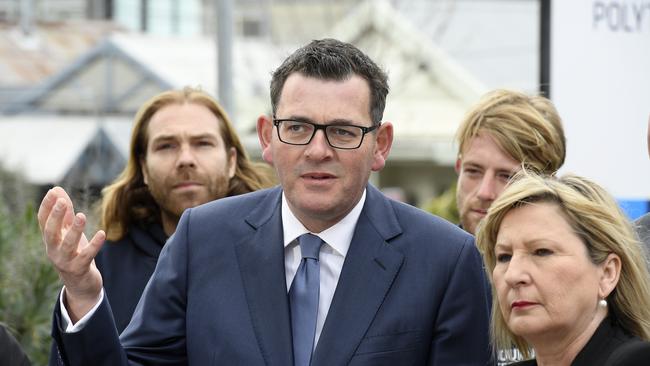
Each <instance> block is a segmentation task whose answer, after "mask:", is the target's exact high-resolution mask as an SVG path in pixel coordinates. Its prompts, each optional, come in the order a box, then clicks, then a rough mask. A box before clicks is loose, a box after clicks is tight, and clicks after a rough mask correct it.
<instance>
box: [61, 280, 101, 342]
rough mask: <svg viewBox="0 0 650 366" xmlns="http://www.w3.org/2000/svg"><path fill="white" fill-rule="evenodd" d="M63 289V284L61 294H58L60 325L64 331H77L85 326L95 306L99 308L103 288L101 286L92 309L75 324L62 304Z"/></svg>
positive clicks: (95, 308) (93, 312)
mask: <svg viewBox="0 0 650 366" xmlns="http://www.w3.org/2000/svg"><path fill="white" fill-rule="evenodd" d="M64 291H65V286H63V290H61V294H60V295H59V304H60V309H61V323H62V324H61V327H62V328H63V329H65V333H77V332H79V331H81V330H82V329H84V327H85V326H86V323H88V320H90V318H92V316H93V314H95V311H97V308H99V305H101V303H102V301H103V300H104V289H103V288H102V291H101V292H100V293H99V301H97V304H95V306H93V308H92V309H90V311H89V312H88V313H86V315H84V316H83V317H82V318H81V319H79V321H78V322H76V323H75V324H72V320H70V315H69V314H68V310H66V308H65V306H64V305H63V304H64V303H63V293H64Z"/></svg>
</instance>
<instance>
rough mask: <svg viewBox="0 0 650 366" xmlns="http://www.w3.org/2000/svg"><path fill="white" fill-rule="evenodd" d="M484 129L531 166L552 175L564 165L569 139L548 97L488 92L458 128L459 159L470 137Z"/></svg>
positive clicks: (516, 157)
mask: <svg viewBox="0 0 650 366" xmlns="http://www.w3.org/2000/svg"><path fill="white" fill-rule="evenodd" d="M481 132H485V133H487V134H489V135H490V136H491V137H492V138H493V139H494V140H495V142H496V143H497V145H499V147H500V148H501V149H502V150H503V151H505V152H506V153H507V154H508V155H510V156H511V157H512V158H513V159H515V160H516V161H518V162H520V163H522V164H523V166H524V167H526V168H527V169H530V170H533V171H535V172H538V173H544V174H551V173H555V172H556V171H557V170H558V169H559V168H560V167H561V166H562V164H564V158H565V155H566V138H565V136H564V130H563V128H562V120H561V119H560V116H559V115H558V113H557V110H556V109H555V107H554V106H553V103H552V102H551V101H550V100H548V99H547V98H545V97H542V96H528V95H526V94H523V93H520V92H516V91H512V90H505V89H497V90H494V91H491V92H489V93H487V94H485V95H484V96H483V97H482V98H481V100H480V101H479V102H478V104H476V105H475V106H474V107H473V108H472V109H471V110H470V111H469V112H468V113H467V115H466V116H465V118H464V119H463V121H462V122H461V125H460V127H459V128H458V132H457V133H456V139H457V141H458V145H459V146H458V157H459V158H461V157H462V154H463V152H464V151H465V149H466V148H467V146H468V144H469V143H470V140H471V139H472V138H474V137H476V136H477V135H478V134H479V133H481Z"/></svg>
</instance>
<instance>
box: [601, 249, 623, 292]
mask: <svg viewBox="0 0 650 366" xmlns="http://www.w3.org/2000/svg"><path fill="white" fill-rule="evenodd" d="M600 266H601V270H602V273H601V276H600V283H599V286H598V296H599V297H600V298H601V299H604V298H606V297H607V296H609V294H610V293H611V292H612V291H614V288H615V287H616V285H617V284H618V279H619V276H620V275H621V258H620V257H619V256H618V255H617V254H615V253H610V254H609V255H608V256H607V258H606V259H605V261H604V262H603V263H602V264H601V265H600Z"/></svg>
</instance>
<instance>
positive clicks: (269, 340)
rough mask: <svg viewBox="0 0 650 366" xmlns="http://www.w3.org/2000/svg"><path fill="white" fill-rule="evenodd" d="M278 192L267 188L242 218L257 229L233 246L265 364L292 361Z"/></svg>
mask: <svg viewBox="0 0 650 366" xmlns="http://www.w3.org/2000/svg"><path fill="white" fill-rule="evenodd" d="M280 192H281V191H280V190H279V189H275V190H273V191H271V193H270V194H269V195H268V196H267V197H266V198H264V200H263V201H262V202H260V204H259V205H258V206H257V209H256V210H254V211H253V212H252V213H251V214H250V215H249V217H248V218H247V219H246V221H247V222H248V223H249V224H250V225H251V226H253V228H255V229H257V230H255V232H254V234H253V235H252V236H251V237H249V238H246V239H244V240H243V241H242V242H240V243H239V244H238V245H237V246H236V251H237V259H238V261H239V266H240V271H241V276H242V281H243V283H244V291H245V293H246V300H247V302H248V309H249V311H250V315H251V320H252V322H253V328H254V329H255V334H256V336H257V341H258V344H259V346H260V351H261V352H262V356H263V358H264V360H265V362H266V364H268V365H290V364H292V363H293V359H292V354H293V353H292V348H291V347H292V346H291V320H290V317H289V303H288V299H287V289H286V280H285V274H284V247H283V245H282V237H283V234H282V215H281V213H280V207H281V206H280Z"/></svg>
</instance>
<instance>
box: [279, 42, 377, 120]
mask: <svg viewBox="0 0 650 366" xmlns="http://www.w3.org/2000/svg"><path fill="white" fill-rule="evenodd" d="M296 72H297V73H300V74H302V75H304V76H307V77H313V78H317V79H322V80H339V81H340V80H345V79H347V78H349V77H351V76H352V75H355V74H356V75H359V76H361V77H362V78H364V79H365V80H366V81H367V82H368V87H369V88H370V117H371V118H372V123H373V124H375V125H377V124H379V123H380V122H381V120H382V118H383V116H384V108H385V106H386V95H388V76H387V75H386V73H385V72H384V71H383V70H382V69H381V68H380V67H379V66H377V64H375V63H374V62H373V61H372V60H371V59H370V57H368V56H367V55H366V54H365V53H363V52H361V50H359V49H358V48H357V47H355V46H353V45H351V44H349V43H345V42H341V41H338V40H336V39H331V38H326V39H320V40H314V41H311V42H310V43H309V44H308V45H306V46H303V47H301V48H299V49H298V50H296V51H295V52H294V53H292V54H291V55H289V57H287V59H286V60H284V62H283V63H282V65H280V67H278V68H277V69H276V70H275V71H274V72H273V76H272V78H271V107H272V108H273V114H275V113H276V111H277V108H278V103H279V102H280V96H281V94H282V88H283V87H284V83H285V81H286V80H287V78H288V77H289V75H291V74H293V73H296Z"/></svg>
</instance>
